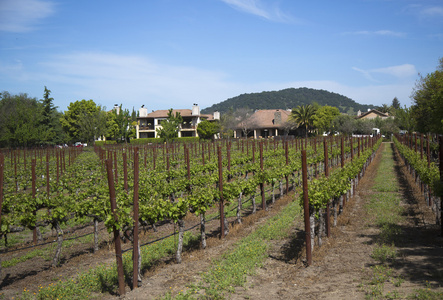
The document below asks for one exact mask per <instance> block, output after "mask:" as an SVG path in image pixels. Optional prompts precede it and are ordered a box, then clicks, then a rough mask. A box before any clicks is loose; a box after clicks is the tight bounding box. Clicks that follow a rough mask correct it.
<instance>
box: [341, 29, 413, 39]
mask: <svg viewBox="0 0 443 300" xmlns="http://www.w3.org/2000/svg"><path fill="white" fill-rule="evenodd" d="M343 35H367V36H371V35H373V36H377V35H378V36H393V37H405V36H406V33H404V32H396V31H392V30H385V29H384V30H377V31H368V30H362V31H352V32H344V33H343Z"/></svg>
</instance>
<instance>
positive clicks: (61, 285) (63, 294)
mask: <svg viewBox="0 0 443 300" xmlns="http://www.w3.org/2000/svg"><path fill="white" fill-rule="evenodd" d="M198 242H199V236H196V235H194V234H193V233H191V232H186V233H185V235H184V242H183V245H184V248H186V247H190V246H191V245H194V244H195V243H198ZM176 244H177V242H176V237H175V236H171V237H169V238H167V239H164V240H162V241H159V242H157V243H154V244H150V245H148V246H145V247H142V248H141V255H142V272H143V271H144V270H147V269H148V268H149V267H151V266H152V265H153V264H154V263H155V262H156V261H158V260H159V259H161V258H164V257H167V256H170V255H172V254H174V253H175V251H176ZM123 268H124V272H125V278H131V277H132V252H130V251H129V252H126V253H124V254H123ZM117 284H118V278H117V266H116V264H115V263H112V264H100V265H98V266H96V267H94V268H91V269H89V270H88V271H85V272H82V273H80V274H78V275H77V276H76V277H74V278H71V279H64V278H60V279H59V280H58V281H56V282H54V283H51V284H49V285H47V286H40V287H39V290H38V291H30V290H28V289H24V290H23V292H22V294H21V295H19V296H18V297H17V299H26V300H27V299H38V300H40V299H41V300H43V299H45V300H46V299H60V300H61V299H79V300H80V299H93V298H100V297H101V295H102V294H103V293H111V292H115V291H116V289H117Z"/></svg>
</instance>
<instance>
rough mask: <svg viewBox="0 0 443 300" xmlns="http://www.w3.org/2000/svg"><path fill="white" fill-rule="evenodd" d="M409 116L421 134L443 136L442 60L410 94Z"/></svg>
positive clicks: (422, 78) (421, 79)
mask: <svg viewBox="0 0 443 300" xmlns="http://www.w3.org/2000/svg"><path fill="white" fill-rule="evenodd" d="M412 99H413V101H414V103H415V104H414V105H413V106H412V111H411V115H412V117H413V118H414V119H415V122H416V125H417V128H416V129H417V130H418V131H420V132H422V133H428V132H432V133H439V134H443V58H441V59H440V64H439V66H438V67H437V70H436V71H435V72H433V73H430V74H428V75H426V76H424V77H423V76H421V77H420V79H419V80H418V82H417V83H416V86H415V89H414V91H413V93H412Z"/></svg>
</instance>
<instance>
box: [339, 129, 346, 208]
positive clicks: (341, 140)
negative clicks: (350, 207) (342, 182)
mask: <svg viewBox="0 0 443 300" xmlns="http://www.w3.org/2000/svg"><path fill="white" fill-rule="evenodd" d="M340 150H341V157H340V161H341V164H340V166H341V167H342V168H344V167H345V141H344V139H343V137H342V138H341V139H340ZM346 200H347V199H346V193H345V194H344V195H343V207H345V205H346Z"/></svg>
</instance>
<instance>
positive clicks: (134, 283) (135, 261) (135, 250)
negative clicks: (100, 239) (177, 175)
mask: <svg viewBox="0 0 443 300" xmlns="http://www.w3.org/2000/svg"><path fill="white" fill-rule="evenodd" d="M124 157H125V158H126V153H125V156H124ZM139 174H140V173H139V162H138V148H137V147H136V148H135V149H134V233H133V236H134V242H133V244H134V245H133V247H132V250H133V251H132V260H133V265H132V266H133V275H132V288H133V289H135V288H137V286H138V276H139V274H138V260H139V259H140V258H139V257H138V249H139V245H138V188H139V186H138V185H139V182H138V179H139Z"/></svg>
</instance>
